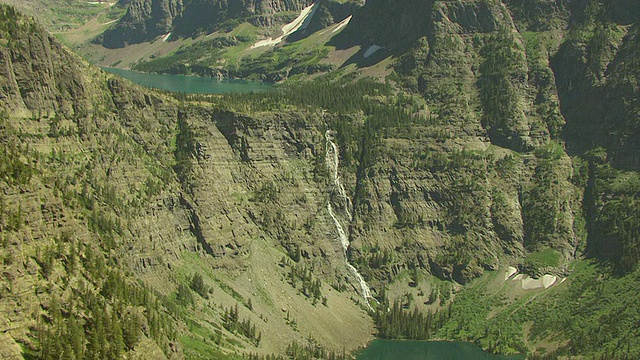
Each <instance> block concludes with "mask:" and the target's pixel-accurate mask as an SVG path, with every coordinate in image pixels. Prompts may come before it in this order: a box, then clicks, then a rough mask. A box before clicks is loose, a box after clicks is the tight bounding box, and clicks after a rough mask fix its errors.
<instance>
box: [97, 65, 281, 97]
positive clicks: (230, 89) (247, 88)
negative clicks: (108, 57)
mask: <svg viewBox="0 0 640 360" xmlns="http://www.w3.org/2000/svg"><path fill="white" fill-rule="evenodd" d="M102 69H103V70H104V71H107V72H110V73H112V74H116V75H120V76H122V77H123V78H125V79H129V80H131V81H133V82H134V83H136V84H140V85H142V86H146V87H150V88H154V89H161V90H167V91H173V92H182V93H186V94H226V93H250V92H263V91H269V90H271V89H272V87H271V85H269V84H264V83H259V82H248V81H243V80H219V79H215V78H206V77H195V76H184V75H159V74H145V73H140V72H135V71H129V70H122V69H115V68H108V67H103V68H102Z"/></svg>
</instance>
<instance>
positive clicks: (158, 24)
mask: <svg viewBox="0 0 640 360" xmlns="http://www.w3.org/2000/svg"><path fill="white" fill-rule="evenodd" d="M311 3H312V1H310V0H286V1H284V0H283V1H256V0H193V1H183V0H134V1H132V2H131V4H130V5H129V9H128V11H127V13H126V15H125V16H123V17H122V19H120V21H119V22H118V23H117V24H116V25H114V27H113V28H111V29H109V30H107V31H106V32H105V33H104V34H103V35H101V37H100V38H98V41H100V42H101V43H102V44H103V45H104V46H105V47H107V48H116V47H123V46H125V45H127V44H135V43H140V42H144V41H150V40H153V39H155V38H156V37H158V36H160V35H165V34H167V33H169V32H172V34H173V35H174V36H192V35H198V34H200V33H207V32H212V31H215V30H217V29H218V28H219V27H220V26H221V24H222V23H224V22H225V21H227V20H238V19H247V18H252V21H253V22H254V23H255V24H257V25H259V24H262V25H268V24H270V23H271V16H272V15H274V14H276V13H278V12H283V11H299V10H301V9H303V8H304V7H306V6H308V5H309V4H311Z"/></svg>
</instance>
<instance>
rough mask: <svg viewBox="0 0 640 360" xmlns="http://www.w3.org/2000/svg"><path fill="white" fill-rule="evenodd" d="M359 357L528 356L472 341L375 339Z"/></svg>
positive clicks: (494, 359)
mask: <svg viewBox="0 0 640 360" xmlns="http://www.w3.org/2000/svg"><path fill="white" fill-rule="evenodd" d="M356 359H357V360H395V359H403V360H440V359H460V360H476V359H477V360H524V359H525V356H524V355H521V354H516V355H497V354H491V353H488V352H486V351H484V350H483V349H482V348H480V347H479V346H477V345H476V344H474V343H472V342H466V341H447V340H389V339H376V340H373V341H372V342H371V343H370V344H369V345H368V346H367V347H366V348H364V349H363V350H361V351H359V352H358V353H357V354H356Z"/></svg>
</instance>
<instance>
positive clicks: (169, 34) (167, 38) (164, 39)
mask: <svg viewBox="0 0 640 360" xmlns="http://www.w3.org/2000/svg"><path fill="white" fill-rule="evenodd" d="M170 36H171V32H169V33H167V34H165V35H164V36H163V37H162V42H167V40H169V37H170Z"/></svg>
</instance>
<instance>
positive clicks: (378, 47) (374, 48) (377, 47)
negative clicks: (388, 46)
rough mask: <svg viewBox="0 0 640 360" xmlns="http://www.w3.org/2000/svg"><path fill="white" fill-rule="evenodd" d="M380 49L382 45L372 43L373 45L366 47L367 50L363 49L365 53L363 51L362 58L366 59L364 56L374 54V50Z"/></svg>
mask: <svg viewBox="0 0 640 360" xmlns="http://www.w3.org/2000/svg"><path fill="white" fill-rule="evenodd" d="M380 49H382V46H379V45H375V44H374V45H371V46H370V47H369V48H368V49H367V51H365V53H364V58H365V59H366V58H368V57H369V56H371V55H373V54H375V53H376V51H378V50H380Z"/></svg>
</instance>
